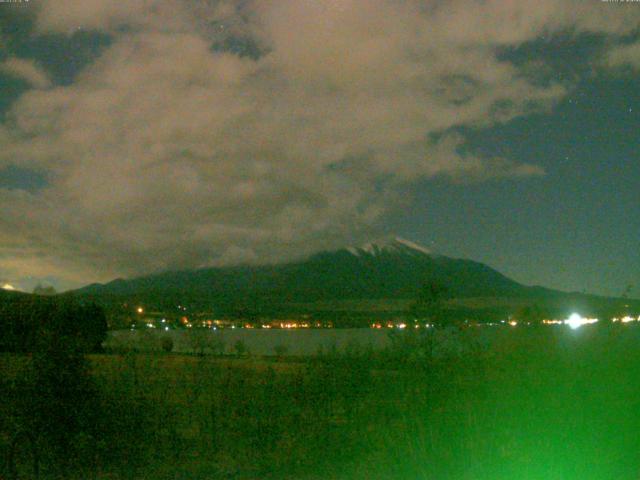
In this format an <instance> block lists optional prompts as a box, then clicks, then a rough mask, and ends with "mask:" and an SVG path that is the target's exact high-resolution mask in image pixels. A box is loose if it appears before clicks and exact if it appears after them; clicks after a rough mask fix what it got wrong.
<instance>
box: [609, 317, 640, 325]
mask: <svg viewBox="0 0 640 480" xmlns="http://www.w3.org/2000/svg"><path fill="white" fill-rule="evenodd" d="M611 321H612V322H614V323H617V322H620V323H631V322H640V315H639V316H638V318H633V317H631V316H629V315H627V316H625V317H622V318H614V319H612V320H611Z"/></svg>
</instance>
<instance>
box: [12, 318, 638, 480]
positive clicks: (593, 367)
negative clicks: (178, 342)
mask: <svg viewBox="0 0 640 480" xmlns="http://www.w3.org/2000/svg"><path fill="white" fill-rule="evenodd" d="M458 340H459V342H461V343H463V344H465V345H466V347H467V348H465V349H463V350H461V351H464V354H461V355H456V354H454V353H451V355H449V356H447V357H446V358H433V357H432V356H431V355H430V352H431V351H432V349H433V345H432V344H431V342H430V339H429V338H427V337H425V338H419V337H416V336H413V337H406V338H399V339H398V340H396V341H395V342H394V347H393V348H391V349H389V350H387V351H385V352H375V353H373V352H360V351H357V350H354V351H350V352H346V353H342V354H339V355H325V356H323V357H309V358H306V359H299V358H298V359H295V360H294V359H283V358H280V359H277V358H265V357H243V358H218V357H213V356H202V357H197V356H188V355H178V354H139V353H133V352H130V353H125V354H118V355H115V354H113V355H95V356H91V357H90V358H89V364H88V365H89V372H90V378H91V381H92V385H94V388H95V392H97V393H96V396H95V400H93V403H92V404H91V405H92V406H93V408H94V409H95V410H96V411H97V416H96V417H95V420H93V422H95V423H97V424H99V428H97V427H96V428H95V429H94V430H92V431H91V432H89V433H88V434H87V435H88V436H87V438H89V440H86V439H85V440H82V438H76V437H82V436H81V435H76V437H74V438H73V439H72V440H73V441H71V442H70V443H69V445H68V447H67V448H68V450H69V458H71V460H70V461H69V464H68V465H67V466H66V470H65V475H66V478H90V476H91V475H94V474H95V477H96V478H99V479H103V478H104V479H107V478H110V479H118V478H123V479H124V478H127V479H133V478H135V479H225V478H226V479H309V480H311V479H381V480H382V479H412V480H413V479H425V480H427V479H434V480H447V479H452V480H458V479H460V480H484V479H486V480H503V479H504V480H507V479H509V480H512V479H516V480H537V479H545V480H555V479H557V480H574V479H575V480H591V479H593V480H608V479H616V480H618V479H620V480H625V479H629V480H632V479H637V478H639V476H640V410H639V409H640V328H637V327H635V326H622V325H619V326H610V327H597V326H594V327H583V328H581V329H579V330H576V331H573V330H570V329H569V328H567V327H547V328H530V329H527V328H520V327H518V328H515V329H506V328H505V329H501V330H499V331H497V333H496V338H495V340H494V341H493V342H492V343H491V344H490V345H489V346H487V345H486V344H483V343H479V342H476V334H475V332H474V331H473V330H468V331H465V332H461V333H459V339H458ZM470 352H471V353H470ZM30 363H31V362H30V360H29V359H28V358H26V357H15V356H4V357H0V374H2V377H1V378H2V383H0V388H2V391H1V392H0V393H1V394H2V399H3V402H2V406H1V407H0V408H1V409H2V410H1V411H0V413H1V414H2V417H0V418H2V420H1V422H2V423H0V427H1V431H2V436H0V449H2V451H3V453H4V455H3V456H4V457H6V456H7V451H8V449H9V443H10V439H11V432H12V428H16V425H18V424H19V423H20V418H23V417H20V414H19V411H20V408H21V407H20V404H21V403H22V402H24V398H25V392H24V391H22V390H21V389H24V388H25V387H24V385H21V379H22V378H28V377H29V373H28V372H29V369H30ZM31 394H32V395H38V388H37V387H36V389H35V391H33V390H32V391H31ZM87 428H90V427H87ZM37 438H38V436H37V435H36V445H37V446H39V445H40V443H38V440H37ZM43 445H44V444H43ZM38 448H40V447H38ZM41 449H42V454H41V458H40V463H41V468H40V476H41V478H56V475H58V478H60V477H59V475H60V473H59V472H60V470H59V469H58V468H57V467H56V465H55V460H54V456H53V455H48V451H47V447H45V446H43V447H41ZM18 450H19V451H18V452H17V453H16V455H15V457H16V458H17V459H18V462H17V463H18V465H19V467H20V469H22V471H23V473H22V475H23V476H22V477H21V478H30V477H29V475H32V470H30V469H32V467H31V466H30V465H31V464H30V460H31V456H30V455H31V453H30V450H29V448H27V445H26V444H24V445H22V444H20V448H18ZM3 468H4V469H5V470H0V472H4V473H0V478H5V477H6V478H9V473H10V472H9V470H8V467H7V466H6V462H5V465H4V467H3Z"/></svg>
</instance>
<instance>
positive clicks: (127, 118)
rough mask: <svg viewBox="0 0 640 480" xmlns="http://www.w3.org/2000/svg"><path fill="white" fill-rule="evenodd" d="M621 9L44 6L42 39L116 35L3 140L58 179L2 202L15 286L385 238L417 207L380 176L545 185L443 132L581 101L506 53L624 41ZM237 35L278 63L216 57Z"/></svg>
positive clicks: (284, 0)
mask: <svg viewBox="0 0 640 480" xmlns="http://www.w3.org/2000/svg"><path fill="white" fill-rule="evenodd" d="M616 12H617V13H616ZM620 12H621V11H620V10H616V9H613V8H609V9H604V8H602V7H601V6H600V5H592V6H591V7H589V8H587V7H585V6H584V4H583V3H582V2H580V3H578V2H557V1H553V2H552V1H546V0H545V1H542V2H538V3H536V5H535V6H533V5H531V4H528V3H525V2H515V1H504V0H503V1H497V0H495V1H489V2H471V1H452V2H450V3H448V4H446V6H444V4H442V3H441V2H417V1H405V2H391V1H378V0H376V1H374V0H317V1H313V2H311V1H304V2H303V1H298V0H295V1H294V0H277V1H276V0H270V1H259V2H258V1H256V2H241V3H240V2H238V3H236V2H228V1H206V0H202V1H197V2H187V1H180V0H157V1H146V0H145V1H142V0H141V1H137V0H132V1H128V2H112V1H108V2H107V1H98V0H89V1H87V0H82V1H76V0H64V1H62V0H59V1H55V2H54V1H50V2H43V4H42V7H41V10H40V13H39V16H38V26H39V28H40V30H41V31H59V32H63V33H64V32H67V31H69V30H70V29H73V28H75V27H77V26H82V27H84V28H95V29H101V30H105V31H108V32H110V33H111V34H112V35H113V36H114V42H113V43H112V44H111V45H110V46H109V47H108V48H107V49H106V50H105V51H104V53H103V54H102V55H101V56H100V58H98V59H97V60H96V61H95V62H94V63H93V64H91V65H90V66H88V67H87V68H86V69H85V70H84V71H83V72H81V74H80V75H79V76H78V77H77V79H76V81H75V82H74V83H73V84H72V85H69V86H65V87H56V88H50V89H49V90H47V91H38V90H33V91H30V92H29V93H27V94H24V95H23V96H22V97H21V98H20V99H19V100H18V101H17V102H16V103H15V104H14V106H13V109H12V111H11V112H10V115H9V120H8V122H7V123H6V125H5V127H4V128H3V129H0V135H2V136H3V137H4V141H3V144H4V145H5V146H6V148H5V149H4V150H3V151H2V153H0V166H1V165H3V164H8V163H15V162H16V159H19V162H20V163H21V164H22V165H23V166H26V167H30V168H38V169H40V170H43V169H44V170H46V171H48V172H49V175H48V178H49V181H50V184H49V186H48V187H47V188H45V189H43V190H42V191H40V192H39V193H38V194H37V195H31V194H29V195H27V194H24V193H21V194H18V193H16V192H4V193H3V192H2V190H0V198H1V199H2V201H3V204H5V205H9V206H10V209H9V213H8V214H6V215H3V217H1V218H0V232H2V231H5V232H8V231H11V232H12V235H11V237H9V236H0V255H9V254H8V253H7V252H10V251H12V252H14V253H13V254H11V255H13V256H12V258H14V259H15V260H14V263H13V264H12V266H11V271H13V272H16V273H15V274H16V275H17V272H18V271H19V270H21V271H22V272H23V274H24V272H27V273H28V274H30V275H42V274H43V273H45V272H49V273H50V272H56V273H63V274H65V275H66V276H67V278H68V279H69V280H70V281H90V280H94V279H101V280H106V279H109V278H112V277H114V276H117V275H127V274H135V273H140V272H147V271H153V270H157V269H162V268H168V267H174V268H175V267H176V266H183V267H184V266H202V265H207V264H228V263H229V262H234V261H259V262H264V261H273V260H278V259H282V258H291V257H292V256H296V255H302V254H306V253H309V252H312V251H314V250H316V249H318V248H322V247H334V246H337V245H341V244H343V243H344V242H345V240H346V239H349V240H350V241H354V242H358V241H360V240H362V238H363V237H365V236H367V235H368V234H369V233H370V232H371V231H374V230H376V229H377V228H378V226H379V225H378V223H379V220H380V218H381V216H382V215H383V214H384V213H385V212H386V211H388V209H390V208H393V207H394V205H396V203H395V200H396V198H397V197H398V195H400V194H401V192H398V191H397V190H394V188H395V187H394V182H393V181H392V182H391V183H390V188H389V189H388V190H386V191H383V192H379V191H377V190H376V181H377V179H379V178H380V177H381V176H384V177H385V178H392V179H395V181H396V182H397V183H396V184H395V185H396V186H397V185H404V184H406V183H407V182H412V181H416V180H417V179H421V178H428V177H433V176H442V175H444V176H448V177H450V178H452V179H454V180H455V181H480V180H486V179H489V178H502V177H524V176H536V175H541V174H543V171H542V170H541V169H540V168H539V167H537V166H534V165H523V164H520V163H518V162H517V160H515V159H491V158H489V159H485V158H480V157H477V156H474V155H470V154H461V153H460V147H461V146H462V145H463V144H464V138H463V137H461V136H459V135H451V134H446V135H444V136H443V135H442V133H443V132H447V131H449V130H451V129H455V128H457V127H469V126H471V127H483V126H490V125H494V124H496V123H500V122H505V121H508V120H510V119H512V118H514V117H517V116H520V115H525V114H528V113H530V112H531V111H536V110H545V109H548V108H549V107H550V106H551V105H553V104H554V102H555V101H557V100H558V99H559V98H561V97H562V96H563V95H564V93H565V92H564V89H563V88H562V87H560V86H558V85H551V86H548V87H540V86H536V85H533V84H531V83H530V82H529V81H528V80H527V78H526V76H524V75H522V72H521V71H520V70H519V69H518V68H516V67H515V66H514V65H512V64H510V63H508V62H506V61H501V60H500V59H499V58H498V56H497V53H496V48H497V47H499V46H517V45H518V44H520V43H522V42H525V41H527V40H531V39H533V38H535V37H537V36H538V35H541V34H544V33H545V32H556V31H564V30H567V29H573V30H574V31H576V32H579V31H590V32H604V33H610V32H618V33H620V32H622V33H624V32H627V31H629V29H631V28H632V26H631V23H632V22H631V21H630V20H629V18H628V15H625V14H623V13H620ZM122 27H127V28H122ZM230 36H234V37H235V38H238V37H242V38H251V39H252V41H253V42H255V43H256V44H257V45H259V46H260V48H262V49H263V51H264V52H265V53H264V55H263V56H262V57H260V58H258V59H252V58H250V57H242V58H241V57H239V56H236V55H233V54H231V53H224V52H215V51H213V50H212V48H211V44H212V43H213V42H221V41H224V40H225V39H226V40H229V38H230ZM433 135H435V136H436V137H439V138H440V139H439V140H438V141H433V140H430V138H431V136H433ZM19 245H22V246H21V247H18V246H19ZM16 248H18V249H19V253H16V252H15V250H12V249H16ZM7 268H8V267H5V269H7ZM0 273H3V272H0ZM7 275H8V274H4V276H5V277H6V278H9V276H7Z"/></svg>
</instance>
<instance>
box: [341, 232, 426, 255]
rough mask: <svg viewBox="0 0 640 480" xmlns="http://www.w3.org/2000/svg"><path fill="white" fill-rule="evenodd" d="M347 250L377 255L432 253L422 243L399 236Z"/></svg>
mask: <svg viewBox="0 0 640 480" xmlns="http://www.w3.org/2000/svg"><path fill="white" fill-rule="evenodd" d="M347 250H348V251H349V252H350V253H352V254H353V255H356V256H361V255H366V254H368V255H379V254H381V253H401V254H405V255H407V254H408V255H432V253H431V251H430V250H429V249H427V248H425V247H423V246H422V245H418V244H417V243H414V242H411V241H409V240H405V239H404V238H400V237H396V236H393V237H386V238H383V239H381V240H377V241H375V242H370V243H366V244H364V245H362V246H360V247H349V248H347Z"/></svg>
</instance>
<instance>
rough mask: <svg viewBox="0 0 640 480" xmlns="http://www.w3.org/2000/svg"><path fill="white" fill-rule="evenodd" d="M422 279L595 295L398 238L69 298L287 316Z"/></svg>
mask: <svg viewBox="0 0 640 480" xmlns="http://www.w3.org/2000/svg"><path fill="white" fill-rule="evenodd" d="M429 282H433V283H437V284H439V285H442V286H444V287H445V288H446V290H447V292H448V294H449V296H450V297H452V298H456V299H474V298H493V299H496V298H500V299H512V300H513V299H516V300H513V301H512V303H514V302H515V303H520V304H522V303H523V302H524V303H526V302H529V303H533V302H536V303H538V302H543V303H545V302H546V303H548V302H555V303H558V302H564V303H566V304H567V305H569V306H570V305H580V304H586V303H589V302H591V303H593V302H592V300H593V299H595V298H599V297H593V296H586V295H577V294H567V293H564V292H558V291H554V290H550V289H546V288H543V287H528V286H524V285H522V284H520V283H518V282H515V281H513V280H511V279H509V278H507V277H506V276H504V275H502V274H501V273H499V272H497V271H496V270H494V269H492V268H490V267H488V266H487V265H484V264H482V263H478V262H474V261H471V260H463V259H454V258H450V257H446V256H442V255H435V254H432V253H431V252H430V251H429V250H427V249H425V248H423V247H421V246H419V245H416V244H414V243H412V242H409V241H406V240H403V239H400V238H392V239H387V240H383V241H378V242H372V243H369V244H366V245H363V246H361V247H355V248H354V247H351V248H344V249H341V250H337V251H333V252H322V253H319V254H316V255H313V256H312V257H310V258H308V259H306V260H302V261H298V262H293V263H287V264H281V265H268V266H239V267H226V268H206V269H199V270H188V271H180V272H166V273H161V274H157V275H150V276H146V277H140V278H135V279H131V280H123V279H118V280H114V281H113V282H110V283H107V284H104V285H100V284H94V285H90V286H87V287H85V288H82V289H80V290H78V291H76V294H79V295H83V296H88V297H91V298H92V299H93V300H96V301H98V302H100V303H108V302H113V301H127V300H130V301H132V302H133V301H136V302H144V303H145V304H153V305H155V306H157V307H158V308H165V309H169V308H175V306H176V305H179V304H183V305H184V304H188V305H190V306H192V307H194V308H199V309H214V310H216V311H223V312H224V311H238V310H241V311H258V312H269V311H274V310H277V311H279V312H287V311H291V309H292V308H293V306H295V305H305V306H306V308H308V309H310V310H313V305H314V304H318V303H323V304H324V305H327V304H328V305H337V304H338V303H340V302H343V303H344V302H345V301H367V302H369V303H370V304H371V303H373V302H378V303H380V302H384V301H391V300H407V301H411V300H413V299H415V298H416V297H417V295H418V292H419V291H420V289H421V288H422V287H423V286H424V285H425V284H426V283H429ZM577 297H579V298H577ZM576 298H577V299H576ZM589 299H591V300H589ZM587 300H588V302H587ZM469 303H470V302H469V301H466V304H469ZM494 303H495V302H494ZM503 303H505V302H503ZM507 303H508V302H507ZM567 308H569V307H567Z"/></svg>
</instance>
